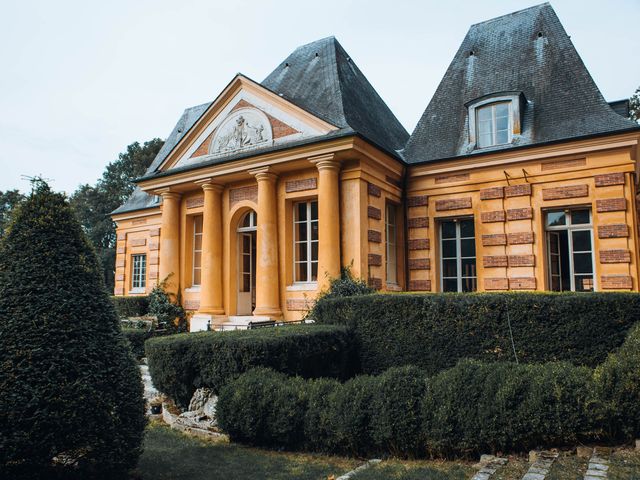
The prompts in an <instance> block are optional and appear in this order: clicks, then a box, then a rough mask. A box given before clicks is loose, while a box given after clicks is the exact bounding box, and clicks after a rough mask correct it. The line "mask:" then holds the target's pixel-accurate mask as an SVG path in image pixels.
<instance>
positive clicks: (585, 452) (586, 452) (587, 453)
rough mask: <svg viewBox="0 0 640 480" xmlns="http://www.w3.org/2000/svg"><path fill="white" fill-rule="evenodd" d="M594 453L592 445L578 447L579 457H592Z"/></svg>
mask: <svg viewBox="0 0 640 480" xmlns="http://www.w3.org/2000/svg"><path fill="white" fill-rule="evenodd" d="M592 453H593V448H591V447H584V446H579V447H576V456H577V457H578V458H590V457H591V454H592Z"/></svg>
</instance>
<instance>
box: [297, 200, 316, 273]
mask: <svg viewBox="0 0 640 480" xmlns="http://www.w3.org/2000/svg"><path fill="white" fill-rule="evenodd" d="M293 266H294V268H293V280H294V281H295V282H316V281H318V202H317V201H316V200H313V201H309V202H300V203H296V204H295V205H294V210H293Z"/></svg>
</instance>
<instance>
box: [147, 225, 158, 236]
mask: <svg viewBox="0 0 640 480" xmlns="http://www.w3.org/2000/svg"><path fill="white" fill-rule="evenodd" d="M149 236H150V237H159V236H160V228H158V227H156V228H150V229H149Z"/></svg>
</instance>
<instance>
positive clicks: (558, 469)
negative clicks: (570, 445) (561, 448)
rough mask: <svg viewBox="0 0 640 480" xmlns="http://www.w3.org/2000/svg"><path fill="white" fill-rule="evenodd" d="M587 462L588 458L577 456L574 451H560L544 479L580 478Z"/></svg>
mask: <svg viewBox="0 0 640 480" xmlns="http://www.w3.org/2000/svg"><path fill="white" fill-rule="evenodd" d="M588 464H589V459H588V458H581V457H578V456H576V455H575V453H571V454H569V453H560V455H559V456H558V458H556V461H555V462H553V465H551V470H549V475H547V477H546V478H545V480H582V479H583V478H584V474H585V472H586V471H587V465H588Z"/></svg>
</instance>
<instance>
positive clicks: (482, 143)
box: [478, 133, 493, 148]
mask: <svg viewBox="0 0 640 480" xmlns="http://www.w3.org/2000/svg"><path fill="white" fill-rule="evenodd" d="M491 145H493V138H492V135H491V134H490V133H487V134H483V133H481V134H480V135H478V146H479V147H480V148H482V147H490V146H491Z"/></svg>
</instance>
